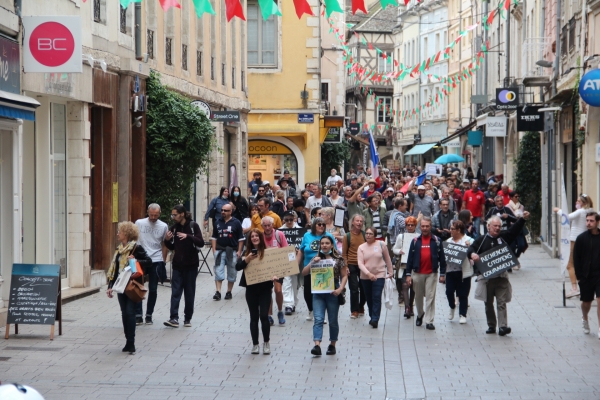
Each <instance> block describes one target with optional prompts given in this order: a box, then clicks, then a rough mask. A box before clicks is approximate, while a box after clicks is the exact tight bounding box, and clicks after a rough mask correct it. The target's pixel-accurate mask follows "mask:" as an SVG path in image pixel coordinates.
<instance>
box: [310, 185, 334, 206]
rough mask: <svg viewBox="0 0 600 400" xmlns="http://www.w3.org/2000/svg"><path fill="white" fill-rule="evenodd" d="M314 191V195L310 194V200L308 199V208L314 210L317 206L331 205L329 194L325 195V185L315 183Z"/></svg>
mask: <svg viewBox="0 0 600 400" xmlns="http://www.w3.org/2000/svg"><path fill="white" fill-rule="evenodd" d="M313 193H314V195H312V196H310V197H309V198H308V200H306V208H308V209H309V210H312V209H313V208H315V207H321V208H323V207H331V202H330V201H329V199H328V198H327V196H323V185H321V184H316V185H313Z"/></svg>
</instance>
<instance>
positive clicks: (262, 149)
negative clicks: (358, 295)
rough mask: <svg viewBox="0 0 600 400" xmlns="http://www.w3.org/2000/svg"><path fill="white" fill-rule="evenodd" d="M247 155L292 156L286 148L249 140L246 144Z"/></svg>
mask: <svg viewBox="0 0 600 400" xmlns="http://www.w3.org/2000/svg"><path fill="white" fill-rule="evenodd" d="M248 154H253V155H277V154H292V151H291V150H290V149H288V148H287V147H286V146H284V145H282V144H281V143H277V142H269V141H268V140H250V141H249V142H248Z"/></svg>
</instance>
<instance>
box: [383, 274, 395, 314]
mask: <svg viewBox="0 0 600 400" xmlns="http://www.w3.org/2000/svg"><path fill="white" fill-rule="evenodd" d="M383 298H384V301H385V308H387V309H388V310H391V309H392V306H393V305H394V300H393V298H394V282H393V280H392V279H386V280H385V284H384V286H383Z"/></svg>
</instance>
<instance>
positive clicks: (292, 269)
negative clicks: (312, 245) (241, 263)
mask: <svg viewBox="0 0 600 400" xmlns="http://www.w3.org/2000/svg"><path fill="white" fill-rule="evenodd" d="M244 273H245V276H246V283H247V284H248V285H254V284H257V283H260V282H266V281H270V280H271V279H273V277H274V276H276V277H278V278H283V277H284V276H290V275H294V274H297V273H298V260H297V259H296V249H295V248H294V246H288V247H282V248H271V249H266V250H265V255H264V257H263V259H262V260H260V259H258V258H257V259H255V260H252V261H250V264H248V266H247V267H246V269H245V270H244Z"/></svg>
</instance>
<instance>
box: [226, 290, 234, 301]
mask: <svg viewBox="0 0 600 400" xmlns="http://www.w3.org/2000/svg"><path fill="white" fill-rule="evenodd" d="M232 298H233V296H232V295H231V292H227V293H225V300H231V299H232Z"/></svg>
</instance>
